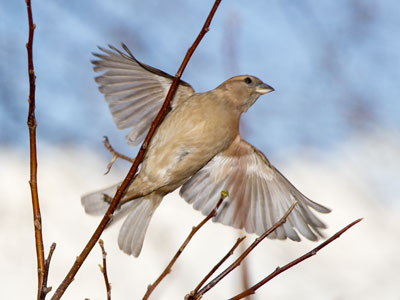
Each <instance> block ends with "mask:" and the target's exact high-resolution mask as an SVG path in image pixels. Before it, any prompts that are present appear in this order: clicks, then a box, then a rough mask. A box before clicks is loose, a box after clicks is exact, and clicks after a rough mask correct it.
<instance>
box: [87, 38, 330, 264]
mask: <svg viewBox="0 0 400 300" xmlns="http://www.w3.org/2000/svg"><path fill="white" fill-rule="evenodd" d="M98 48H99V50H100V53H93V55H94V56H95V59H94V60H92V64H93V66H94V67H93V68H94V71H95V72H99V73H100V75H99V76H97V77H96V78H95V81H96V82H97V83H98V85H99V90H100V92H101V93H102V94H104V97H105V100H106V102H107V104H108V106H109V110H110V112H111V115H112V118H113V121H114V122H115V124H116V126H117V128H118V129H127V128H129V129H130V131H129V132H128V134H127V135H126V141H127V143H128V144H129V145H131V146H133V147H135V146H137V145H139V144H140V143H141V142H142V141H143V140H144V137H145V135H146V133H147V132H148V130H149V128H150V126H151V123H152V121H153V119H154V118H155V116H156V115H157V113H158V111H159V110H160V108H161V106H162V104H163V101H164V99H165V97H166V94H167V92H168V90H169V87H170V86H171V84H172V81H173V76H171V75H169V74H167V73H165V72H163V71H161V70H158V69H156V68H154V67H151V66H149V65H146V64H144V63H142V62H140V61H138V60H137V59H136V58H135V57H134V56H133V55H132V53H131V51H130V50H129V49H128V47H127V46H126V45H125V44H122V48H123V50H120V49H118V48H116V47H114V46H111V45H109V48H103V47H98ZM272 91H274V89H273V88H272V87H271V86H270V85H268V84H266V83H264V82H262V81H261V80H260V79H259V78H257V77H255V76H251V75H240V76H234V77H232V78H230V79H228V80H226V81H224V82H223V83H222V84H220V85H219V86H217V87H216V88H215V89H213V90H210V91H207V92H203V93H196V92H195V90H194V89H193V88H192V86H191V85H189V84H188V83H186V82H185V81H183V80H180V81H179V84H178V88H177V90H176V92H175V94H174V96H173V98H172V100H171V104H170V109H169V111H168V113H167V115H166V116H165V118H164V119H163V120H162V122H161V124H160V125H159V127H158V128H157V129H156V132H155V134H154V136H153V138H152V139H151V142H150V144H149V146H148V149H147V152H146V154H145V156H144V158H143V161H142V163H141V168H140V171H139V172H138V174H137V175H136V176H135V177H134V179H133V181H132V182H131V183H130V185H129V186H128V188H127V190H126V191H125V193H124V194H123V196H122V199H121V202H120V204H119V206H118V208H117V209H116V211H115V212H114V215H113V218H112V221H111V223H114V222H116V221H117V220H119V219H123V218H125V220H124V222H123V224H122V226H121V229H120V231H119V235H118V245H119V248H120V249H121V250H122V251H123V252H125V253H126V254H128V255H133V256H135V257H138V256H139V254H140V252H141V250H142V246H143V242H144V238H145V234H146V230H147V228H148V226H149V223H150V220H151V217H152V215H153V213H154V211H155V210H156V209H157V207H158V206H159V204H160V202H161V201H162V199H163V197H164V196H165V195H167V194H169V193H171V192H173V191H174V190H176V189H178V188H179V187H180V191H179V194H180V196H181V197H182V198H183V199H184V200H185V201H186V202H188V203H189V204H192V205H193V208H194V209H195V210H198V211H201V213H203V214H204V215H208V214H209V213H210V212H211V211H212V210H213V209H214V208H215V206H216V204H217V202H218V200H219V199H220V197H221V196H220V195H221V191H226V192H227V194H228V197H226V198H225V199H224V200H223V203H222V205H221V207H220V208H219V210H218V212H217V215H216V216H215V217H214V218H213V221H215V222H219V223H222V224H225V225H229V226H231V227H234V228H238V229H244V230H245V231H246V232H248V233H255V234H257V235H261V234H263V233H264V232H265V231H266V230H267V229H268V228H270V227H271V226H272V225H273V224H274V223H275V222H277V221H278V220H279V219H280V218H281V217H282V215H283V214H284V213H285V212H286V211H287V209H288V208H289V207H290V206H291V205H292V203H294V202H295V201H297V205H296V206H295V208H294V210H293V211H292V213H291V214H290V215H289V217H288V218H287V221H286V223H284V224H283V226H280V227H278V228H277V229H276V230H275V231H274V232H272V233H271V234H270V236H269V237H270V238H273V239H287V238H289V239H291V240H294V241H300V235H302V236H304V237H306V238H307V239H309V240H312V241H315V240H318V239H319V238H320V237H323V233H322V232H321V229H325V228H326V225H325V224H324V222H322V221H321V220H320V219H319V218H318V217H317V216H316V215H315V213H314V211H316V212H319V213H329V212H330V209H328V208H327V207H325V206H323V205H321V204H318V203H316V202H314V201H312V200H310V199H309V198H307V197H306V196H304V195H303V194H302V193H301V192H300V191H299V190H298V189H296V188H295V187H294V185H293V184H291V183H290V182H289V180H288V179H286V178H285V177H284V176H283V175H282V174H281V172H280V171H278V169H277V168H275V167H274V166H273V165H272V164H271V163H270V162H269V160H268V159H267V157H266V156H265V155H264V154H263V153H262V152H261V151H260V150H258V149H257V148H255V147H254V146H252V145H251V144H249V143H248V142H246V141H245V140H244V139H243V138H242V137H241V135H240V133H239V121H240V117H241V115H242V114H243V113H245V112H246V111H247V110H248V109H249V108H250V107H251V106H252V105H253V104H254V103H255V102H256V100H257V99H258V98H259V97H260V96H261V95H264V94H267V93H270V92H272ZM119 185H120V183H117V184H114V185H112V186H110V187H107V188H104V189H101V190H98V191H96V192H92V193H89V194H86V195H84V196H82V197H81V202H82V205H83V206H84V209H85V212H86V213H87V214H89V215H102V214H104V213H105V211H106V210H107V208H108V206H109V204H110V199H112V197H113V196H114V194H115V192H116V190H117V188H118V187H119Z"/></svg>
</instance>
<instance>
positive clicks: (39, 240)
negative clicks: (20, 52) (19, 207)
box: [25, 0, 45, 299]
mask: <svg viewBox="0 0 400 300" xmlns="http://www.w3.org/2000/svg"><path fill="white" fill-rule="evenodd" d="M25 2H26V8H27V12H28V22H29V37H28V43H27V44H26V50H27V52H28V75H29V98H28V102H29V110H28V120H27V124H28V129H29V148H30V179H29V185H30V188H31V198H32V210H33V225H34V229H35V244H36V260H37V273H38V291H37V299H40V297H41V294H42V288H43V277H44V271H45V260H44V248H43V235H42V218H41V215H40V205H39V194H38V186H37V152H36V126H37V123H36V117H35V90H36V83H35V81H36V75H35V69H34V66H33V34H34V31H35V28H36V25H35V24H34V23H33V16H32V6H31V1H30V0H26V1H25Z"/></svg>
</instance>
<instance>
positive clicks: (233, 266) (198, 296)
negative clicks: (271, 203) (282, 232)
mask: <svg viewBox="0 0 400 300" xmlns="http://www.w3.org/2000/svg"><path fill="white" fill-rule="evenodd" d="M296 204H297V201H296V202H294V203H293V204H292V205H291V206H290V207H289V209H288V210H287V211H286V213H285V214H284V215H283V216H282V218H281V219H280V220H279V221H278V222H276V223H275V224H274V225H273V226H272V227H271V228H269V229H268V230H267V231H266V232H264V233H263V235H261V236H259V237H258V238H256V239H255V240H254V242H253V243H252V244H251V245H250V246H249V247H248V248H247V249H246V250H245V251H244V252H243V253H242V255H240V256H239V257H238V258H237V259H236V260H235V261H234V262H233V263H232V264H231V265H230V266H229V267H227V268H226V269H225V270H224V271H223V272H222V273H221V274H219V275H218V276H217V277H216V278H214V279H213V280H212V281H211V282H210V283H209V284H207V285H206V286H205V287H204V288H202V289H201V290H200V291H199V292H198V293H196V294H195V295H193V298H192V299H195V300H197V299H201V298H202V297H203V295H204V294H205V293H207V292H208V291H209V290H210V289H212V288H213V287H214V286H215V285H216V284H217V283H218V282H220V281H221V280H222V279H223V278H224V277H225V276H227V275H228V274H229V273H230V272H232V271H233V270H234V269H236V268H237V267H238V266H240V264H241V262H242V261H243V260H244V259H245V258H246V257H247V255H248V254H249V253H250V252H251V251H252V250H253V249H254V248H255V247H256V246H257V245H258V244H259V243H261V241H262V240H264V239H265V238H266V237H267V236H268V235H270V234H271V233H272V232H274V231H275V230H276V229H277V228H278V227H279V226H281V225H282V224H283V223H285V222H286V219H287V217H288V216H289V214H290V213H291V212H292V210H293V209H294V207H295V206H296Z"/></svg>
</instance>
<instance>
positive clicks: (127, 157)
mask: <svg viewBox="0 0 400 300" xmlns="http://www.w3.org/2000/svg"><path fill="white" fill-rule="evenodd" d="M103 144H104V147H106V149H107V150H108V151H109V152H110V153H111V154H112V155H113V156H112V158H111V160H110V162H109V163H108V165H107V171H106V172H105V173H104V175H107V174H108V173H109V172H110V170H111V168H112V166H113V165H114V163H115V162H116V161H117V159H118V158H121V159H123V160H126V161H129V162H131V163H133V162H134V161H135V160H134V159H133V158H130V157H129V156H126V155H124V154H121V153H119V152H117V151H116V150H114V148H113V147H112V146H111V143H110V141H109V140H108V137H106V136H104V142H103Z"/></svg>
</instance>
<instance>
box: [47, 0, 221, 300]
mask: <svg viewBox="0 0 400 300" xmlns="http://www.w3.org/2000/svg"><path fill="white" fill-rule="evenodd" d="M220 2H221V0H216V1H215V3H214V5H213V7H212V9H211V11H210V14H209V15H208V17H207V20H206V22H205V23H204V26H203V28H202V30H201V31H200V33H199V35H198V36H197V38H196V40H195V41H194V43H193V45H192V46H191V47H190V48H189V50H188V52H187V53H186V56H185V58H184V59H183V62H182V64H181V66H180V67H179V69H178V72H177V73H176V74H175V77H174V80H173V81H172V84H171V86H170V89H169V91H168V94H167V96H166V98H165V101H164V104H163V105H162V107H161V109H160V111H159V113H158V115H157V117H156V118H155V119H154V121H153V123H152V124H151V127H150V130H149V132H148V134H147V136H146V138H145V140H144V142H143V144H142V146H141V147H140V150H139V152H138V155H137V156H136V159H135V161H134V163H133V164H132V167H131V168H130V170H129V172H128V174H127V175H126V177H125V179H124V180H123V182H122V183H121V185H120V187H119V188H118V190H117V192H116V194H115V196H114V198H113V200H112V202H111V203H110V206H109V207H108V209H107V211H106V213H105V214H104V217H103V219H102V220H101V221H100V224H99V226H98V227H97V229H96V230H95V232H94V233H93V235H92V237H91V238H90V240H89V241H88V243H87V244H86V246H85V248H84V249H83V250H82V252H81V254H80V255H79V256H78V257H77V258H76V260H75V263H74V264H73V266H72V267H71V269H70V271H69V272H68V274H67V275H66V277H65V278H64V280H63V282H62V283H61V284H60V286H59V287H58V288H57V290H56V292H55V294H54V295H53V297H52V300H58V299H60V298H61V296H62V295H63V294H64V292H65V290H66V289H67V288H68V286H69V285H70V284H71V282H72V280H73V279H74V277H75V275H76V273H77V272H78V271H79V269H80V267H81V266H82V263H83V262H84V261H85V259H86V258H87V256H88V255H89V253H90V251H91V250H92V249H93V247H94V245H95V244H96V242H97V240H98V239H99V238H100V235H101V234H102V232H103V231H104V229H105V227H106V225H107V224H108V222H109V221H110V219H111V217H112V215H113V213H114V210H115V209H116V208H117V207H118V204H119V202H120V200H121V198H122V195H123V193H124V192H125V190H126V189H127V187H128V186H129V184H130V183H131V181H132V179H133V177H134V176H135V174H136V171H137V169H138V167H139V164H140V162H141V161H142V159H143V157H144V154H145V153H146V149H147V148H148V146H149V143H150V140H151V138H152V136H153V135H154V132H155V131H156V129H157V127H158V126H159V124H160V123H161V120H162V119H163V118H164V116H165V114H166V112H167V109H168V107H169V104H170V102H171V99H172V97H173V95H174V93H175V91H176V89H177V87H178V83H179V81H180V78H181V76H182V73H183V71H184V70H185V68H186V66H187V64H188V62H189V60H190V58H191V56H192V55H193V53H194V51H195V49H196V48H197V46H198V45H199V43H200V41H201V40H202V38H203V37H204V35H205V34H206V33H207V32H208V31H209V26H210V24H211V20H212V18H213V16H214V14H215V12H216V10H217V8H218V5H219V3H220Z"/></svg>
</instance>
